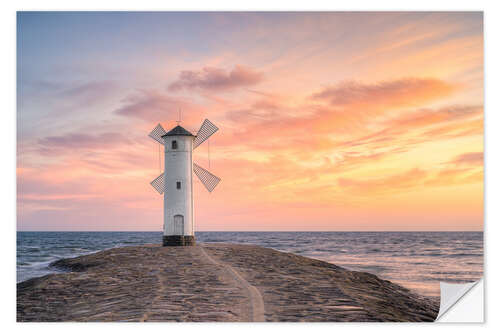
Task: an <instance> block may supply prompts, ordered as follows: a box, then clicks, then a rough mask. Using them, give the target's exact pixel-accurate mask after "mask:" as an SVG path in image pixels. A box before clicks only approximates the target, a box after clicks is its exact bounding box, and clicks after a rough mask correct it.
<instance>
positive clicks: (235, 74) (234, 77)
mask: <svg viewBox="0 0 500 333" xmlns="http://www.w3.org/2000/svg"><path fill="white" fill-rule="evenodd" d="M262 79H263V74H262V73H259V72H256V71H254V70H253V69H251V68H247V67H243V66H239V65H237V66H235V67H234V69H233V70H232V71H230V72H227V71H226V70H224V69H220V68H215V67H204V68H203V69H201V70H198V71H191V70H184V71H182V72H181V73H180V75H179V78H178V79H177V80H176V81H174V82H173V83H172V84H170V85H169V87H168V89H169V90H171V91H177V90H181V89H187V90H192V89H202V90H229V89H233V88H238V87H247V86H253V85H256V84H257V83H259V82H261V81H262Z"/></svg>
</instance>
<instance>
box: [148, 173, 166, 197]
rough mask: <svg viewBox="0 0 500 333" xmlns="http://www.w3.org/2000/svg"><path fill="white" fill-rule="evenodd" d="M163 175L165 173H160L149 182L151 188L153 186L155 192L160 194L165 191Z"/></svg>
mask: <svg viewBox="0 0 500 333" xmlns="http://www.w3.org/2000/svg"><path fill="white" fill-rule="evenodd" d="M164 174H165V173H162V174H161V175H159V176H158V177H156V178H155V179H154V180H153V181H152V182H151V186H153V187H154V188H155V190H156V191H158V193H160V194H163V191H164V189H165V177H163V175H164Z"/></svg>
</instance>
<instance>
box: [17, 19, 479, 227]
mask: <svg viewBox="0 0 500 333" xmlns="http://www.w3.org/2000/svg"><path fill="white" fill-rule="evenodd" d="M360 22H363V24H359V23H360ZM40 27H45V28H43V29H41V28H40ZM95 36H98V38H96V37H95ZM63 41H65V42H63ZM35 54H36V55H37V56H36V58H35V56H34V55H35ZM179 109H181V110H182V126H184V127H185V128H186V129H188V130H190V131H196V130H197V129H198V127H199V126H200V124H201V122H202V121H203V119H204V118H209V119H210V120H211V121H212V122H214V123H215V124H216V125H217V126H218V127H219V128H220V130H219V132H217V133H216V134H215V135H214V136H213V137H212V138H211V139H210V156H211V163H210V164H211V168H210V171H211V172H212V173H214V174H216V175H218V176H219V177H221V178H222V182H221V183H220V184H219V185H218V187H217V188H216V189H215V191H214V192H212V193H211V194H209V193H207V192H206V190H205V189H204V188H203V185H202V184H201V183H200V182H199V181H198V180H197V181H196V183H195V216H196V220H195V221H196V222H195V225H196V229H197V230H199V231H205V230H333V231H335V230H360V231H363V230H367V231H368V230H381V231H383V230H482V227H483V28H482V14H481V13H459V12H454V13H396V12H395V13H281V14H278V13H232V14H230V13H156V14H151V13H150V14H147V13H142V14H139V13H122V14H116V13H115V14H112V13H107V14H105V13H101V14H97V13H94V14H68V13H45V14H20V16H18V118H17V120H18V160H17V162H18V168H17V174H18V199H17V202H18V209H17V212H18V230H123V231H127V230H158V231H160V230H162V204H163V201H162V200H161V197H160V196H159V195H158V194H157V193H156V192H155V191H154V189H153V188H152V187H151V186H150V185H149V182H150V181H151V180H153V179H154V178H155V177H156V176H157V175H158V174H160V173H161V172H160V170H159V166H158V144H157V143H156V142H155V141H153V140H151V139H150V138H148V136H147V135H148V133H149V132H150V131H151V130H152V129H153V128H154V126H156V124H157V123H158V122H161V123H162V125H163V126H164V127H165V128H166V129H169V128H171V127H173V126H175V120H177V117H178V110H179ZM207 149H208V145H207V144H206V143H205V144H203V145H202V146H200V147H199V148H198V149H197V150H196V151H195V162H196V163H198V164H200V165H201V166H203V167H205V168H208V160H207ZM167 172H168V170H167Z"/></svg>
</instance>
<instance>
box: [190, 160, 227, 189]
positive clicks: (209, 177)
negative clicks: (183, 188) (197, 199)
mask: <svg viewBox="0 0 500 333" xmlns="http://www.w3.org/2000/svg"><path fill="white" fill-rule="evenodd" d="M193 170H194V173H195V174H196V176H198V178H199V179H200V180H201V182H202V183H203V185H205V187H206V189H207V190H208V192H212V191H213V190H214V188H215V187H216V186H217V184H219V182H220V180H221V179H220V178H219V177H217V176H216V175H214V174H212V173H210V171H208V170H205V169H203V168H202V167H201V166H199V165H198V164H196V163H193Z"/></svg>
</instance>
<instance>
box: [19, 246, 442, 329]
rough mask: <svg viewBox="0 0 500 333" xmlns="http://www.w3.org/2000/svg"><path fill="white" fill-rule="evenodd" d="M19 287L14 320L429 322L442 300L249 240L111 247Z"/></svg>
mask: <svg viewBox="0 0 500 333" xmlns="http://www.w3.org/2000/svg"><path fill="white" fill-rule="evenodd" d="M51 266H52V267H54V268H55V269H58V270H60V271H65V272H64V273H55V274H50V275H46V276H43V277H40V278H34V279H30V280H27V281H24V282H20V283H18V284H17V320H18V321H196V322H198V321H202V322H207V321H311V322H312V321H355V322H365V321H433V320H434V319H435V317H436V316H437V313H438V310H439V305H438V304H437V303H436V302H435V301H433V300H431V299H428V298H425V297H422V296H419V295H416V294H414V293H412V292H411V291H409V290H408V289H405V288H403V287H401V286H399V285H397V284H394V283H391V282H390V281H387V280H382V279H380V278H378V277H377V276H375V275H373V274H369V273H362V272H356V271H350V270H346V269H344V268H341V267H339V266H336V265H333V264H329V263H326V262H323V261H320V260H314V259H310V258H305V257H302V256H298V255H294V254H291V253H283V252H279V251H275V250H272V249H267V248H262V247H258V246H250V245H235V244H199V245H197V246H192V247H161V246H156V245H147V246H131V247H123V248H115V249H110V250H106V251H102V252H98V253H95V254H91V255H85V256H81V257H77V258H71V259H62V260H59V261H56V262H54V263H52V264H51Z"/></svg>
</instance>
